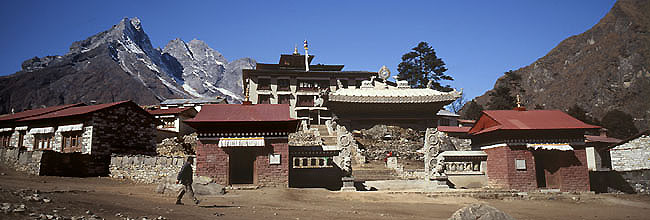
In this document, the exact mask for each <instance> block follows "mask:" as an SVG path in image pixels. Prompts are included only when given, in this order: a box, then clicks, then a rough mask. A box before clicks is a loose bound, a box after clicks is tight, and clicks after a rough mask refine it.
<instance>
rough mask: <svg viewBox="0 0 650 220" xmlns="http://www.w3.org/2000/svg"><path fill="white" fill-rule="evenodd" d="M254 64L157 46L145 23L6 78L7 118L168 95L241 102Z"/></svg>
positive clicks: (191, 46)
mask: <svg viewBox="0 0 650 220" xmlns="http://www.w3.org/2000/svg"><path fill="white" fill-rule="evenodd" d="M254 67H255V61H254V60H253V59H250V58H242V59H239V60H236V61H233V62H230V63H229V62H228V61H227V60H226V58H225V57H224V56H223V55H222V54H220V53H219V52H218V51H215V50H214V49H212V48H210V47H209V46H208V45H207V44H206V43H205V42H203V41H200V40H196V39H195V40H192V41H190V42H188V43H185V42H183V41H182V40H180V39H175V40H172V41H170V42H169V43H168V44H167V46H166V47H165V48H164V49H158V48H154V47H153V46H152V44H151V41H150V40H149V37H148V35H147V34H146V33H145V32H144V29H143V27H142V25H141V23H140V20H139V19H138V18H131V19H129V18H124V19H122V20H121V21H120V22H119V23H118V24H116V25H113V26H112V27H111V28H110V29H108V30H106V31H103V32H101V33H98V34H95V35H93V36H91V37H89V38H87V39H85V40H81V41H77V42H74V43H72V45H71V46H70V50H69V52H68V53H66V54H65V55H61V56H46V57H41V58H39V57H34V58H32V59H29V60H26V61H25V62H23V64H22V70H21V71H18V72H16V73H15V74H12V75H9V76H3V77H0V103H2V104H0V114H2V113H8V112H11V111H12V110H14V111H21V110H24V109H29V108H38V107H42V106H52V105H60V104H68V103H77V102H86V103H88V102H90V101H91V100H95V101H97V102H99V103H104V102H111V101H117V100H124V99H130V100H134V101H135V102H137V103H138V104H141V105H149V104H157V103H159V102H160V101H162V100H165V99H168V98H195V97H215V96H221V97H225V98H227V99H228V101H229V102H230V103H238V102H240V101H241V99H242V96H243V95H242V79H241V70H242V69H244V68H254Z"/></svg>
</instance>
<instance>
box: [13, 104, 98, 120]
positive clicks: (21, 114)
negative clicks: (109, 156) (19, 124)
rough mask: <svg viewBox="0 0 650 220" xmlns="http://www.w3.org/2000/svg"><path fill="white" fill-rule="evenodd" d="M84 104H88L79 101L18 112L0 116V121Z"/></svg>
mask: <svg viewBox="0 0 650 220" xmlns="http://www.w3.org/2000/svg"><path fill="white" fill-rule="evenodd" d="M84 105H86V104H83V103H77V104H68V105H58V106H52V107H47V108H39V109H32V110H27V111H22V112H18V113H15V114H9V115H4V116H2V117H0V121H9V120H18V119H23V118H28V117H34V116H38V115H43V114H47V113H50V112H55V111H59V110H62V109H66V108H70V107H77V106H84Z"/></svg>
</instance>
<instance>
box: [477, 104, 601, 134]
mask: <svg viewBox="0 0 650 220" xmlns="http://www.w3.org/2000/svg"><path fill="white" fill-rule="evenodd" d="M595 128H600V127H599V126H595V125H590V124H585V123H584V122H582V121H580V120H578V119H575V118H573V117H571V116H570V115H568V114H566V113H564V112H562V111H560V110H531V111H516V110H487V111H483V115H482V116H481V118H480V119H479V121H478V122H477V123H476V124H475V125H474V127H472V129H471V130H470V131H469V133H470V134H474V135H476V134H481V133H486V132H490V131H495V130H556V129H595Z"/></svg>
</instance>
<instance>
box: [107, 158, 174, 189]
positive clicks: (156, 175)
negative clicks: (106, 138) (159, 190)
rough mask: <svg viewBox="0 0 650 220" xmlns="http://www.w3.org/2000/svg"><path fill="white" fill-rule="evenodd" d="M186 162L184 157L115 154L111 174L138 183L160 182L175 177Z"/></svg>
mask: <svg viewBox="0 0 650 220" xmlns="http://www.w3.org/2000/svg"><path fill="white" fill-rule="evenodd" d="M184 162H185V158H184V157H164V156H158V157H154V156H146V155H135V156H126V155H113V156H111V164H110V166H109V172H110V174H109V176H110V177H112V178H116V179H129V180H132V181H134V182H138V183H159V182H160V181H161V180H162V179H164V178H166V177H172V178H174V179H175V178H176V175H177V174H178V171H180V169H181V167H183V163H184Z"/></svg>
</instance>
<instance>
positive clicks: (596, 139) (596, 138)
mask: <svg viewBox="0 0 650 220" xmlns="http://www.w3.org/2000/svg"><path fill="white" fill-rule="evenodd" d="M585 141H587V142H600V143H610V144H616V143H618V142H621V139H618V138H613V137H607V136H600V135H585Z"/></svg>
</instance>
